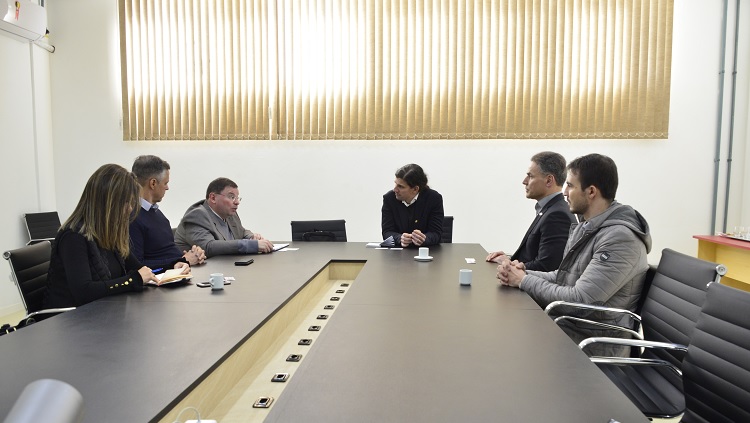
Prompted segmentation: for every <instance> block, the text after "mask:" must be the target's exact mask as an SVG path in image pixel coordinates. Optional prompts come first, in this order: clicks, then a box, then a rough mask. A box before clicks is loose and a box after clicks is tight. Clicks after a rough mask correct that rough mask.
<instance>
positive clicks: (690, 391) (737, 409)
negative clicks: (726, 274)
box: [682, 283, 750, 423]
mask: <svg viewBox="0 0 750 423" xmlns="http://www.w3.org/2000/svg"><path fill="white" fill-rule="evenodd" d="M682 370H683V376H682V381H683V385H684V389H685V405H686V410H685V415H684V416H683V417H682V421H683V422H685V423H693V422H750V292H745V291H740V290H738V289H734V288H732V287H729V286H726V285H719V284H717V283H712V284H711V285H710V286H709V287H708V292H707V294H706V302H705V304H704V305H703V309H702V310H701V314H700V316H699V318H698V324H697V325H696V327H695V331H693V336H692V337H691V338H690V345H689V346H688V351H687V355H686V356H685V359H684V361H683V363H682Z"/></svg>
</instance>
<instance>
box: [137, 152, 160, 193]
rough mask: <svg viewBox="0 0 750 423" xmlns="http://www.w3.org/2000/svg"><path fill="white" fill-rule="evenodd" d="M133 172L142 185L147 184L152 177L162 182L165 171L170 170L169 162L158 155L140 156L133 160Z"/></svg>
mask: <svg viewBox="0 0 750 423" xmlns="http://www.w3.org/2000/svg"><path fill="white" fill-rule="evenodd" d="M132 170H133V174H134V175H135V177H136V179H138V183H139V184H141V186H146V184H148V181H149V180H150V179H151V178H156V179H157V180H158V181H159V182H161V180H162V178H164V175H165V172H166V171H168V170H169V163H167V162H166V161H164V160H162V159H160V158H159V157H156V156H150V155H147V156H138V157H136V158H135V161H134V162H133V168H132Z"/></svg>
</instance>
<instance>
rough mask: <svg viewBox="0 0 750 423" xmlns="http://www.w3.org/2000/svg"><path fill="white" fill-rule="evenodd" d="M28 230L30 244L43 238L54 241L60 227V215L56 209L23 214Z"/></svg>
mask: <svg viewBox="0 0 750 423" xmlns="http://www.w3.org/2000/svg"><path fill="white" fill-rule="evenodd" d="M23 221H24V222H25V223H26V231H27V232H28V234H29V242H28V243H27V245H28V244H32V243H34V242H39V241H43V240H47V241H52V240H53V239H55V236H56V235H57V230H58V229H60V217H59V216H58V215H57V212H56V211H51V212H43V213H26V214H25V215H23Z"/></svg>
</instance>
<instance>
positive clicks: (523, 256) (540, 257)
mask: <svg viewBox="0 0 750 423" xmlns="http://www.w3.org/2000/svg"><path fill="white" fill-rule="evenodd" d="M565 165H566V163H565V158H564V157H563V156H561V155H560V154H557V153H553V152H551V151H544V152H541V153H537V154H535V155H534V156H533V157H532V158H531V164H530V165H529V170H528V172H526V178H524V180H523V184H524V185H525V186H526V198H531V199H532V200H536V201H537V203H536V205H535V209H536V217H535V218H534V221H533V222H532V223H531V226H530V227H529V229H528V230H527V231H526V235H524V237H523V240H522V241H521V245H519V246H518V249H517V250H516V252H515V253H513V255H512V256H508V255H507V254H505V253H504V252H503V251H496V252H494V253H490V254H489V255H488V256H487V261H492V262H495V263H502V262H504V261H506V260H517V261H519V262H521V263H524V265H525V267H526V269H528V270H540V271H547V272H549V271H552V270H555V269H557V268H558V267H559V266H560V262H561V261H562V257H563V250H564V249H565V243H566V242H567V241H568V232H569V230H570V225H571V224H573V223H576V218H575V216H573V214H572V213H571V212H570V207H569V206H568V203H567V202H566V201H565V198H564V197H563V195H562V192H561V191H562V186H563V183H564V182H565Z"/></svg>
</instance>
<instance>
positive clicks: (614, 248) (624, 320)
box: [521, 201, 651, 355]
mask: <svg viewBox="0 0 750 423" xmlns="http://www.w3.org/2000/svg"><path fill="white" fill-rule="evenodd" d="M649 251H651V235H650V234H649V228H648V223H647V222H646V220H645V219H644V218H643V216H641V214H640V213H638V212H637V211H636V210H635V209H633V208H632V207H630V206H626V205H623V204H620V203H618V202H616V201H613V202H612V204H611V205H610V206H609V208H608V209H607V210H606V211H604V213H601V214H600V215H598V216H595V217H593V218H591V219H590V220H588V221H587V222H583V223H578V224H574V225H572V226H571V228H570V234H569V237H568V243H567V244H566V246H565V252H564V253H563V260H562V263H560V268H559V269H558V270H555V271H553V272H535V271H528V272H527V275H526V276H524V278H523V280H522V281H521V289H522V290H524V291H526V292H527V293H528V294H529V295H530V296H531V297H532V298H533V299H534V300H535V301H536V302H537V303H538V304H539V305H540V306H541V307H546V306H547V305H548V304H549V303H551V302H553V301H557V300H563V301H571V302H579V303H586V304H595V305H601V306H605V307H615V308H621V309H626V310H630V311H634V310H635V307H636V304H637V302H638V297H639V296H640V295H641V289H642V287H643V281H644V279H645V277H646V271H647V270H648V261H647V254H648V252H649ZM577 315H578V316H579V317H584V318H587V319H592V320H596V321H600V322H605V323H611V324H617V325H620V326H622V325H625V326H628V327H630V326H632V325H631V323H630V318H629V317H625V316H617V315H610V314H609V313H602V312H596V313H590V312H588V313H583V314H577ZM561 327H562V328H563V330H564V331H565V332H566V333H567V334H568V335H569V336H570V337H571V338H572V339H573V340H574V341H575V342H580V341H582V340H583V339H586V338H588V337H591V336H615V337H627V335H624V334H623V333H622V332H616V331H611V330H603V329H594V328H591V327H590V326H582V325H575V324H572V323H569V322H565V323H562V324H561ZM589 351H590V352H591V353H592V354H594V355H627V352H628V351H627V349H624V348H622V347H614V346H609V345H605V346H600V345H596V344H595V345H594V346H592V347H589Z"/></svg>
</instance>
